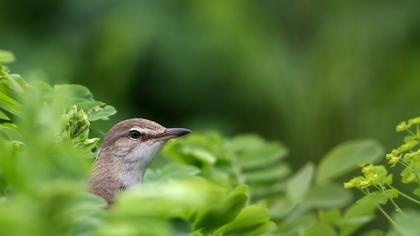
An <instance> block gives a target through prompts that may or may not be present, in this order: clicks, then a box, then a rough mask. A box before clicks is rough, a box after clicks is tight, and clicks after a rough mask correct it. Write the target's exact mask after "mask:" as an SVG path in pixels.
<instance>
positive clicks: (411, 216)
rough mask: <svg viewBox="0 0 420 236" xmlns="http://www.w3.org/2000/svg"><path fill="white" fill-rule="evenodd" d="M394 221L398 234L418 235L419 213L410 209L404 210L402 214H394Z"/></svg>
mask: <svg viewBox="0 0 420 236" xmlns="http://www.w3.org/2000/svg"><path fill="white" fill-rule="evenodd" d="M395 221H396V222H397V225H399V229H395V230H396V231H400V233H401V234H402V235H404V236H417V235H419V225H420V212H419V211H415V210H412V209H409V210H404V214H395Z"/></svg>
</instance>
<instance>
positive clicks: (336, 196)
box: [303, 183, 352, 208]
mask: <svg viewBox="0 0 420 236" xmlns="http://www.w3.org/2000/svg"><path fill="white" fill-rule="evenodd" d="M351 199H352V195H351V192H350V191H349V190H347V189H344V188H343V187H341V185H338V184H332V183H331V184H328V185H321V186H315V187H313V188H312V189H311V190H309V192H308V193H307V194H306V197H305V198H304V200H303V202H304V203H305V204H307V205H309V206H312V207H320V208H333V207H341V206H344V205H346V204H347V203H348V202H349V201H351Z"/></svg>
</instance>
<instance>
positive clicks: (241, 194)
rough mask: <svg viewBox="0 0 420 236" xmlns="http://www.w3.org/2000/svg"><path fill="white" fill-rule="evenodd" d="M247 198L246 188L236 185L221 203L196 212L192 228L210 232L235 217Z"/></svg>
mask: <svg viewBox="0 0 420 236" xmlns="http://www.w3.org/2000/svg"><path fill="white" fill-rule="evenodd" d="M247 200H248V188H247V187H246V186H245V185H240V186H238V187H237V188H236V189H235V190H233V191H232V192H231V193H229V195H228V196H227V197H226V200H225V201H224V202H223V203H222V204H221V205H216V206H213V207H211V208H209V209H206V210H203V211H202V212H200V213H198V216H197V218H196V220H195V222H194V228H195V229H196V230H200V231H201V232H203V233H210V232H212V231H214V230H216V229H217V228H219V227H220V226H222V225H224V224H226V223H228V222H230V221H231V220H233V219H235V217H236V216H237V215H238V214H239V212H240V211H241V210H242V208H243V207H244V206H245V204H246V202H247Z"/></svg>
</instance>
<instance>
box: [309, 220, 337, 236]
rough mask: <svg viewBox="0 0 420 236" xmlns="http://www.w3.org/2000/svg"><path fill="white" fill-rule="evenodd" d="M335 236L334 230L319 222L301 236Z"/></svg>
mask: <svg viewBox="0 0 420 236" xmlns="http://www.w3.org/2000/svg"><path fill="white" fill-rule="evenodd" d="M319 235H322V236H336V235H337V233H336V232H335V230H334V228H333V227H331V226H330V225H328V224H326V223H322V222H319V223H317V224H316V225H314V226H313V227H311V228H310V229H309V230H308V231H307V232H305V233H304V234H303V236H319Z"/></svg>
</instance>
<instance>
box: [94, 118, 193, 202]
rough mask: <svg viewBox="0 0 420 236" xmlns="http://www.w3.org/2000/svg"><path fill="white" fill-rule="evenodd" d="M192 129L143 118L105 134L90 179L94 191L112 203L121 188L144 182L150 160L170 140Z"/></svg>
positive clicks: (116, 126) (119, 125)
mask: <svg viewBox="0 0 420 236" xmlns="http://www.w3.org/2000/svg"><path fill="white" fill-rule="evenodd" d="M190 132H191V131H190V130H189V129H183V128H165V127H163V126H161V125H160V124H158V123H156V122H153V121H150V120H146V119H140V118H135V119H129V120H124V121H121V122H120V123H118V124H116V125H115V126H114V127H112V128H111V129H110V130H109V131H108V133H107V135H106V136H105V140H104V144H103V146H102V149H101V150H100V151H99V152H98V155H97V158H96V163H95V168H94V170H93V173H92V175H91V176H90V179H89V189H90V191H91V192H92V193H94V194H96V195H98V196H101V197H103V198H104V199H105V200H106V201H107V203H108V205H110V204H112V203H113V202H114V200H115V197H116V195H117V193H118V192H119V191H120V190H121V189H126V188H130V187H132V186H133V185H135V184H137V183H139V182H141V181H142V179H143V175H144V173H145V171H146V169H147V167H148V165H149V163H150V161H151V160H152V159H153V157H154V156H155V154H156V153H157V152H158V151H159V150H160V149H161V148H162V146H163V145H164V144H165V143H166V141H167V140H169V139H171V138H175V137H179V136H182V135H185V134H188V133H190Z"/></svg>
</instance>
